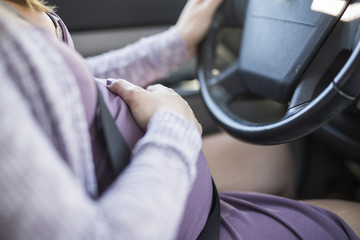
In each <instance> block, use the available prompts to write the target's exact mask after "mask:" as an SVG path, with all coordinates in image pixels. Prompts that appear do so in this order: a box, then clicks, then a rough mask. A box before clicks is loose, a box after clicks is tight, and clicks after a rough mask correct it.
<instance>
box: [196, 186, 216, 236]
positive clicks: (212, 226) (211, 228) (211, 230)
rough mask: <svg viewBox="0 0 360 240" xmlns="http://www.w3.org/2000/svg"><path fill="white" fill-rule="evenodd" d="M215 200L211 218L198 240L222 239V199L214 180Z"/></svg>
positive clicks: (209, 217)
mask: <svg viewBox="0 0 360 240" xmlns="http://www.w3.org/2000/svg"><path fill="white" fill-rule="evenodd" d="M212 186H213V198H212V204H211V209H210V213H209V216H208V218H207V220H206V223H205V226H204V228H203V230H202V231H201V233H200V234H199V236H198V238H197V240H219V239H220V199H219V193H218V191H217V189H216V185H215V183H214V180H212Z"/></svg>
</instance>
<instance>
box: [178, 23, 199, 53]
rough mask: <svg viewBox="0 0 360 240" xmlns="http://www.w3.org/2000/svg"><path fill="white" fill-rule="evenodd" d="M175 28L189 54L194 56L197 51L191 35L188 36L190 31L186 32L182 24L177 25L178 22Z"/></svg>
mask: <svg viewBox="0 0 360 240" xmlns="http://www.w3.org/2000/svg"><path fill="white" fill-rule="evenodd" d="M175 29H176V31H177V32H178V34H179V35H180V37H181V39H182V40H183V42H184V43H185V45H186V47H187V49H188V52H189V54H190V56H194V55H195V54H196V51H197V45H196V44H194V43H193V42H194V41H192V40H191V37H190V34H191V33H190V32H188V31H187V30H186V28H185V27H184V26H181V25H180V26H179V25H178V24H177V25H175Z"/></svg>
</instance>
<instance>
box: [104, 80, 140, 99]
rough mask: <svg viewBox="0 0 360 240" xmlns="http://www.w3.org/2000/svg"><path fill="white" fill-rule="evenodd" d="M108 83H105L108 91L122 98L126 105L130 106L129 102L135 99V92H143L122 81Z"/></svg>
mask: <svg viewBox="0 0 360 240" xmlns="http://www.w3.org/2000/svg"><path fill="white" fill-rule="evenodd" d="M108 81H109V80H108ZM108 81H107V83H106V84H107V86H108V89H109V90H110V91H111V92H113V93H115V94H117V95H119V96H120V97H122V98H123V99H124V100H125V102H126V103H127V104H130V102H131V101H132V100H133V99H134V98H135V95H136V93H137V92H141V91H144V90H143V89H142V88H140V87H138V86H136V85H134V84H132V83H130V82H128V81H126V80H123V79H120V80H116V81H113V82H108ZM109 83H110V84H109Z"/></svg>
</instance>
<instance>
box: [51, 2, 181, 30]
mask: <svg viewBox="0 0 360 240" xmlns="http://www.w3.org/2000/svg"><path fill="white" fill-rule="evenodd" d="M48 2H49V3H51V4H54V5H56V6H58V14H59V15H60V16H61V17H62V19H63V20H64V21H65V23H66V24H67V26H68V28H69V29H70V30H71V31H84V30H94V29H107V28H119V27H121V28H124V27H137V26H155V25H169V24H174V23H175V21H176V20H177V18H178V16H179V14H180V12H181V10H182V8H183V7H184V5H185V3H186V0H175V1H174V0H117V1H116V0H101V1H100V0H50V1H48Z"/></svg>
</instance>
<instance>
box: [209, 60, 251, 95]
mask: <svg viewBox="0 0 360 240" xmlns="http://www.w3.org/2000/svg"><path fill="white" fill-rule="evenodd" d="M212 75H213V78H211V79H210V80H209V81H208V84H209V87H210V88H213V87H214V86H221V87H222V88H223V89H224V91H226V93H227V95H229V96H231V98H233V97H236V96H238V95H241V94H244V93H246V92H247V89H246V87H245V85H244V82H243V81H242V80H241V77H240V75H239V72H238V66H237V63H234V64H233V65H231V66H230V67H228V68H227V69H225V70H224V71H222V72H220V73H219V74H212Z"/></svg>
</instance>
